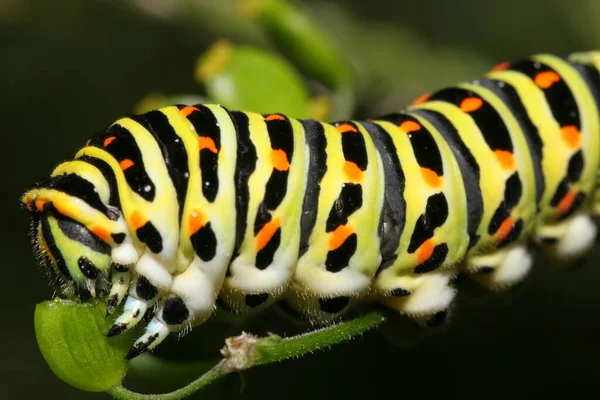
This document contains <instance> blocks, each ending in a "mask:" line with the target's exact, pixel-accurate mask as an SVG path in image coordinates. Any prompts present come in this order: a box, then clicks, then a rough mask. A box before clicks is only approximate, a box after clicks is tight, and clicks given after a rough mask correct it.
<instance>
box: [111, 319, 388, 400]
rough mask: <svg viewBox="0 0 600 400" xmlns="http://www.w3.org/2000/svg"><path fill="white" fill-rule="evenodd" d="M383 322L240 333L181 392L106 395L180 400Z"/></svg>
mask: <svg viewBox="0 0 600 400" xmlns="http://www.w3.org/2000/svg"><path fill="white" fill-rule="evenodd" d="M384 320H385V317H384V316H383V314H382V313H380V312H377V311H374V312H371V313H369V314H366V315H363V316H361V317H358V318H356V319H354V320H351V321H348V322H344V323H341V324H339V325H333V326H330V327H327V328H324V329H320V330H317V331H313V332H310V333H307V334H304V335H299V336H294V337H291V338H287V339H282V338H281V337H279V336H276V335H271V336H267V337H264V338H258V337H256V336H253V335H249V334H246V333H242V335H240V336H237V337H234V338H228V339H227V340H226V347H225V348H224V349H223V350H222V351H221V352H222V353H223V355H224V356H225V358H223V359H222V360H221V361H219V363H218V364H217V365H215V366H214V367H213V368H212V369H210V370H209V371H208V372H206V373H205V374H204V375H202V376H201V377H199V378H198V379H196V380H195V381H193V382H191V383H190V384H188V385H186V386H184V387H182V388H181V389H178V390H175V391H173V392H171V393H165V394H141V393H136V392H133V391H131V390H128V389H126V388H124V387H123V386H116V387H114V388H112V389H109V390H108V391H107V393H108V394H109V395H111V396H112V397H114V398H115V399H118V400H179V399H183V398H185V397H188V396H190V395H192V394H193V393H195V392H197V391H198V390H200V389H202V388H204V387H205V386H207V385H209V384H211V383H212V382H214V381H216V380H218V379H220V378H222V377H224V376H225V375H227V374H230V373H231V372H235V371H241V370H245V369H249V368H252V367H254V366H257V365H265V364H270V363H273V362H277V361H281V360H284V359H287V358H293V357H300V356H302V355H305V354H307V353H312V352H314V351H317V350H321V349H324V348H327V347H329V346H332V345H334V344H337V343H340V342H343V341H346V340H348V339H351V338H353V337H355V336H357V335H360V334H362V333H364V332H366V331H368V330H370V329H373V328H375V327H376V326H377V325H379V324H380V323H382V322H383V321H384Z"/></svg>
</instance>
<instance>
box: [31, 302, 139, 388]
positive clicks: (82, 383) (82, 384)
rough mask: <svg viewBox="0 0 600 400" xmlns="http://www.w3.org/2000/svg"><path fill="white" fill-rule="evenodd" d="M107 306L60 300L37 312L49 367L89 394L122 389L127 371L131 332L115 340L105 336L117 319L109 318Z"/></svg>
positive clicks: (41, 344)
mask: <svg viewBox="0 0 600 400" xmlns="http://www.w3.org/2000/svg"><path fill="white" fill-rule="evenodd" d="M105 310H106V302H104V301H98V300H95V301H92V302H89V303H83V304H81V303H75V302H73V301H69V300H61V299H56V300H52V301H45V302H43V303H40V304H38V305H37V307H36V309H35V315H34V320H35V333H36V338H37V342H38V345H39V347H40V351H41V352H42V355H43V356H44V359H45V360H46V362H47V363H48V366H49V367H50V369H51V370H52V372H54V373H55V374H56V375H57V376H58V377H59V378H60V379H62V380H63V381H65V382H67V383H68V384H70V385H72V386H75V387H76V388H79V389H82V390H86V391H89V392H102V391H106V390H108V389H110V388H112V387H114V386H116V385H119V384H120V383H121V381H122V380H123V377H124V376H125V372H126V371H127V362H126V361H125V354H126V353H127V351H128V350H129V348H130V347H131V345H132V343H133V335H132V333H131V332H126V333H123V334H121V335H119V336H117V337H114V338H107V337H106V336H104V333H105V332H106V331H107V330H108V329H109V328H110V326H111V325H112V323H113V320H114V318H105Z"/></svg>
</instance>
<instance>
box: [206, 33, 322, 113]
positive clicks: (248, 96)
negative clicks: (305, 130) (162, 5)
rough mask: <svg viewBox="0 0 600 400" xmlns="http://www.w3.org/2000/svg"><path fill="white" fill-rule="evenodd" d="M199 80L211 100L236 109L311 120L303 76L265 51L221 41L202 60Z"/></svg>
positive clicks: (275, 55) (308, 96)
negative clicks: (283, 114) (276, 113)
mask: <svg viewBox="0 0 600 400" xmlns="http://www.w3.org/2000/svg"><path fill="white" fill-rule="evenodd" d="M196 80H197V81H198V82H201V83H202V84H204V86H205V89H206V93H207V94H208V96H209V97H210V99H211V100H213V101H215V102H218V103H220V104H222V105H224V106H226V107H229V108H232V109H238V110H248V111H254V112H258V113H273V112H280V113H285V114H288V115H289V116H291V117H296V118H307V117H308V108H309V103H310V95H309V93H308V89H307V88H306V86H305V85H304V81H303V79H302V77H301V76H300V74H299V73H298V72H297V71H296V70H295V69H294V67H293V66H292V65H290V64H289V63H288V62H287V61H286V60H285V59H284V58H282V57H280V56H279V55H277V54H274V53H271V52H269V51H267V50H264V49H259V48H255V47H249V46H237V45H233V44H231V43H229V42H226V41H220V42H217V43H215V44H214V45H213V46H212V47H211V48H210V49H208V50H207V51H206V53H204V54H203V55H202V57H200V59H199V61H198V64H197V66H196Z"/></svg>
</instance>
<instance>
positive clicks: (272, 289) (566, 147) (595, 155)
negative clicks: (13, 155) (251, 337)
mask: <svg viewBox="0 0 600 400" xmlns="http://www.w3.org/2000/svg"><path fill="white" fill-rule="evenodd" d="M599 70H600V55H599V53H597V52H590V53H576V54H573V55H571V56H570V57H568V58H560V57H555V56H550V55H539V56H533V57H530V58H527V59H523V60H520V61H517V62H513V63H503V64H500V65H499V66H497V67H496V68H495V69H494V70H493V71H492V72H490V73H489V74H487V75H485V76H484V77H482V78H481V79H478V80H475V81H472V82H468V83H461V84H458V85H456V86H454V87H450V88H446V89H442V90H440V91H438V92H435V93H433V94H430V95H426V96H422V97H421V98H419V99H418V100H417V101H416V102H415V104H413V105H412V106H410V107H409V108H408V109H407V110H405V111H403V112H400V113H394V114H388V115H385V116H382V117H379V118H373V119H371V120H369V121H338V122H335V123H322V122H318V121H313V120H297V119H293V118H289V117H287V116H285V115H281V114H268V115H259V114H255V113H246V112H240V111H230V110H227V109H225V108H224V107H221V106H218V105H177V106H171V107H166V108H162V109H160V110H155V111H151V112H149V113H146V114H142V115H136V116H130V117H126V118H122V119H120V120H118V121H117V122H115V123H114V124H113V125H111V126H110V127H109V128H107V129H106V130H105V131H104V132H102V133H100V134H98V135H96V136H94V137H92V138H91V139H90V140H89V141H88V142H87V143H86V145H85V146H84V148H82V149H81V150H80V151H79V152H78V153H77V154H76V156H75V159H74V160H73V161H68V162H65V163H62V164H60V165H59V166H58V167H57V168H56V169H55V171H54V172H53V173H52V176H51V177H50V178H49V179H48V180H46V181H43V182H41V183H39V184H37V185H36V186H35V187H34V188H33V189H32V190H30V191H29V192H27V193H26V194H25V195H24V196H23V198H22V201H23V205H24V207H25V208H26V209H27V210H28V211H29V212H30V213H31V215H32V226H33V232H34V235H33V236H34V248H35V250H36V255H37V256H38V258H39V260H40V263H41V264H42V265H44V266H45V267H46V268H45V269H46V270H47V272H48V274H49V276H50V277H51V279H52V281H53V282H54V283H56V284H57V285H58V286H59V288H60V292H61V293H63V294H65V295H68V296H76V297H84V296H85V295H86V294H89V295H92V296H98V295H102V296H104V295H106V296H108V307H107V313H113V312H115V310H117V307H118V306H119V305H120V304H121V303H124V304H123V309H122V311H120V315H119V317H118V318H117V320H116V322H115V324H114V325H113V327H112V328H111V329H110V331H109V332H108V335H109V336H112V335H116V334H118V333H120V332H122V331H124V330H127V329H130V328H132V327H133V326H135V325H136V324H138V323H139V322H140V321H141V319H142V317H143V316H144V314H145V313H146V312H147V311H148V310H150V309H154V310H156V313H155V316H154V317H153V318H152V320H151V321H150V322H149V324H148V326H147V327H146V332H145V333H144V334H143V335H142V337H140V338H139V339H138V340H137V341H136V343H135V344H134V347H133V348H132V350H131V352H130V353H129V354H128V356H127V357H128V358H132V357H135V356H136V355H138V354H140V353H142V352H144V351H146V350H148V349H152V348H153V347H155V346H156V345H158V344H159V343H160V342H161V341H162V340H164V338H165V337H167V336H168V335H169V333H171V332H182V331H185V330H186V329H187V328H188V327H190V326H194V325H199V324H201V323H202V322H204V321H205V320H206V319H208V318H209V317H210V316H211V315H212V314H213V312H214V310H215V308H216V306H217V304H219V305H220V306H222V307H223V308H225V309H229V310H232V311H235V312H253V311H256V310H258V309H261V308H264V307H267V306H269V305H271V304H273V303H276V302H278V303H280V304H285V305H286V306H288V307H291V308H292V309H293V310H294V311H295V312H296V313H299V314H301V315H304V316H305V317H307V318H308V319H310V320H313V321H319V322H324V321H328V320H331V319H332V318H335V317H337V316H338V315H341V314H343V313H344V312H345V311H346V310H348V309H349V308H350V307H351V306H352V305H353V304H355V303H360V302H378V303H382V304H384V305H386V306H388V307H390V308H392V309H395V310H397V311H399V312H401V313H403V314H407V315H409V316H410V317H412V318H413V319H415V320H416V321H417V322H419V323H421V324H424V325H429V326H431V325H436V324H438V323H440V322H441V321H442V320H443V319H444V316H445V313H446V311H447V310H448V308H449V306H450V304H451V302H452V300H453V298H454V297H455V295H456V289H455V288H453V287H452V285H451V280H452V278H454V277H455V276H456V275H457V274H459V273H465V274H468V275H469V276H471V277H473V279H475V280H477V281H479V282H480V283H481V284H483V285H484V286H485V287H488V288H490V289H492V290H503V289H506V288H509V287H511V286H513V285H514V284H516V283H518V282H519V281H521V280H522V279H523V278H524V276H525V275H526V274H527V272H528V271H529V269H530V267H531V264H532V256H531V251H530V249H531V245H532V244H534V243H537V244H538V245H540V246H541V247H542V248H544V249H546V250H547V251H548V253H549V254H550V255H552V256H553V257H554V258H555V259H557V260H559V261H564V262H568V261H570V262H577V260H578V259H579V257H581V256H583V255H584V254H585V252H586V251H587V250H588V249H589V247H591V246H592V245H593V242H594V239H595V236H596V230H597V228H596V225H595V223H594V221H593V220H592V216H597V215H598V210H600V201H599V200H598V199H600V191H599V189H598V187H599V185H598V183H599V181H598V167H599V163H600V159H599V158H600V148H599V147H600V122H599V113H598V110H599V106H600V74H599ZM125 298H126V300H124V299H125Z"/></svg>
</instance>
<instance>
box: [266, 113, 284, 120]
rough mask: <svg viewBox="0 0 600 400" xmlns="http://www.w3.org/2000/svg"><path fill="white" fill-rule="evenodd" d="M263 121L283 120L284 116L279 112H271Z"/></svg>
mask: <svg viewBox="0 0 600 400" xmlns="http://www.w3.org/2000/svg"><path fill="white" fill-rule="evenodd" d="M265 121H285V117H283V116H281V115H279V114H271V115H269V116H267V117H266V118H265Z"/></svg>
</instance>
